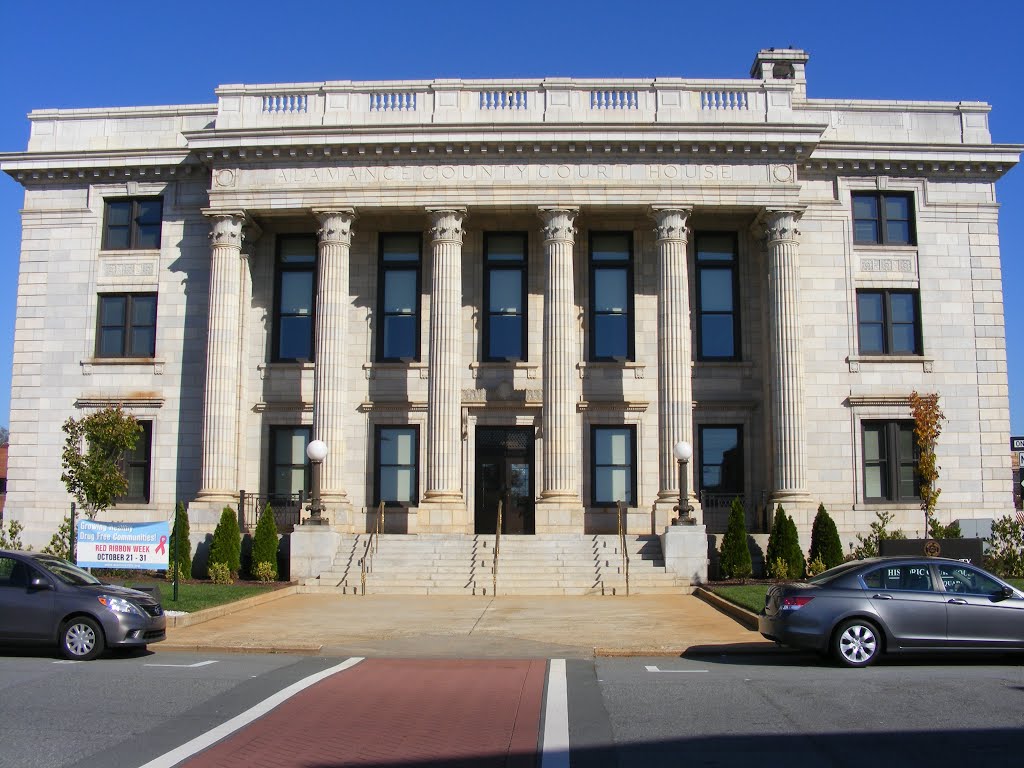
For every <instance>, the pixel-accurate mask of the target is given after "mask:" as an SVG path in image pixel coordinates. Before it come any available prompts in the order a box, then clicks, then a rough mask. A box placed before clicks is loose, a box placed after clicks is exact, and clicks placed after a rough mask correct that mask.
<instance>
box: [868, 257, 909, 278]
mask: <svg viewBox="0 0 1024 768" xmlns="http://www.w3.org/2000/svg"><path fill="white" fill-rule="evenodd" d="M860 271H861V272H901V273H904V274H910V275H912V274H914V260H913V259H911V258H910V257H905V256H900V257H884V256H862V257H861V259H860Z"/></svg>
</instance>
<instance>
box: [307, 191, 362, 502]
mask: <svg viewBox="0 0 1024 768" xmlns="http://www.w3.org/2000/svg"><path fill="white" fill-rule="evenodd" d="M316 217H317V221H319V223H320V229H319V231H318V233H317V234H318V236H319V242H318V250H317V288H316V319H315V328H316V332H315V352H314V354H315V360H316V367H315V369H314V374H313V438H314V439H317V440H323V441H324V442H325V443H326V444H327V447H328V452H327V458H326V459H324V461H323V463H322V464H321V467H320V488H321V491H320V492H321V496H324V497H328V498H329V497H334V498H335V499H337V500H345V498H346V493H345V488H344V482H343V480H342V475H343V472H344V467H345V439H346V436H345V409H344V404H345V344H346V340H347V330H348V328H347V323H346V321H347V318H348V306H349V289H348V272H349V251H350V249H351V246H352V223H353V222H354V221H355V212H354V211H352V210H351V209H340V210H333V211H317V212H316Z"/></svg>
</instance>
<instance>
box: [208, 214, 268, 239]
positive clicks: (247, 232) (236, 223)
mask: <svg viewBox="0 0 1024 768" xmlns="http://www.w3.org/2000/svg"><path fill="white" fill-rule="evenodd" d="M202 213H203V215H204V216H206V217H207V218H208V219H210V222H211V224H210V242H211V243H212V244H213V245H229V246H234V247H235V248H241V247H242V241H243V240H248V241H252V240H256V239H258V238H259V236H260V235H261V234H262V231H261V230H260V228H259V227H258V226H257V225H256V222H254V221H253V220H252V219H250V218H249V216H248V215H247V214H246V212H245V211H217V210H213V209H211V208H206V209H204V210H203V211H202Z"/></svg>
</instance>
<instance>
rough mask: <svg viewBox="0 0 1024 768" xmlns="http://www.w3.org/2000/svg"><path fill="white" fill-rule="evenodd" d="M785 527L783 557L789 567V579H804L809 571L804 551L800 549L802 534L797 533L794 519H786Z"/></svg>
mask: <svg viewBox="0 0 1024 768" xmlns="http://www.w3.org/2000/svg"><path fill="white" fill-rule="evenodd" d="M785 525H786V529H785V538H784V539H783V543H784V550H783V553H782V557H783V558H784V559H785V560H786V564H787V565H789V578H791V579H802V578H803V577H804V574H805V573H806V571H807V560H805V559H804V551H803V549H801V548H800V534H798V533H797V531H796V523H795V522H794V521H793V518H792V517H787V518H786V523H785Z"/></svg>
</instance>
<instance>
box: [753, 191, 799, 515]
mask: <svg viewBox="0 0 1024 768" xmlns="http://www.w3.org/2000/svg"><path fill="white" fill-rule="evenodd" d="M799 215H800V214H799V213H797V212H794V211H769V212H768V213H767V215H766V217H765V222H764V223H765V230H766V232H767V248H768V284H769V291H770V295H769V302H768V304H769V306H768V317H769V325H770V332H771V359H772V383H773V387H772V424H773V431H774V434H773V436H772V442H773V448H774V451H773V457H774V462H773V469H774V480H775V482H774V486H775V487H774V495H775V496H777V497H778V496H787V495H802V494H805V493H806V475H807V469H806V468H807V458H806V448H805V434H804V398H803V389H804V368H803V347H802V344H801V340H800V265H799V260H800V243H799V239H798V238H799V236H800V232H799V231H798V230H797V228H796V223H797V219H798V218H799Z"/></svg>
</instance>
